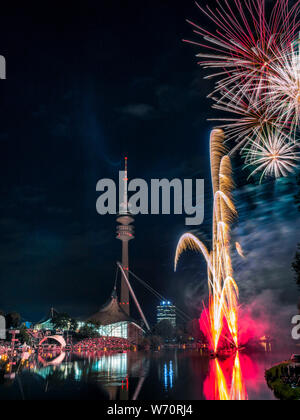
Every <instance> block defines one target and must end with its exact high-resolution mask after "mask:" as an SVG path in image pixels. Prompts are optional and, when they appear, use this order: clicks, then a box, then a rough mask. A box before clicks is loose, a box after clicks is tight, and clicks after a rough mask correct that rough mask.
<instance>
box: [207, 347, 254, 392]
mask: <svg viewBox="0 0 300 420" xmlns="http://www.w3.org/2000/svg"><path fill="white" fill-rule="evenodd" d="M259 378H260V372H259V369H258V368H257V366H256V365H255V364H254V363H253V362H252V360H251V359H250V358H249V357H248V356H247V355H245V354H242V353H239V352H237V353H236V354H235V355H234V356H232V357H230V358H229V359H226V360H217V359H214V360H211V361H210V363H209V374H208V376H207V378H206V380H205V382H204V385H203V392H204V395H205V398H206V399H207V400H247V399H248V392H249V391H250V390H255V389H256V388H257V386H258V383H259ZM246 383H247V387H246Z"/></svg>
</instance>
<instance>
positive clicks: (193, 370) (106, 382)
mask: <svg viewBox="0 0 300 420" xmlns="http://www.w3.org/2000/svg"><path fill="white" fill-rule="evenodd" d="M49 356H50V358H49ZM287 357H288V355H285V356H282V355H278V354H272V353H271V354H258V355H255V356H251V357H249V356H247V355H245V354H243V353H241V354H237V355H236V356H234V357H231V358H230V359H227V360H225V361H217V360H210V359H209V358H208V357H206V356H201V354H200V353H198V352H197V351H183V350H165V351H161V352H145V353H144V352H128V353H114V354H113V353H112V354H108V353H98V354H77V355H74V354H73V355H69V354H62V355H60V356H59V357H58V358H55V356H53V355H47V357H46V355H44V358H41V357H39V358H37V356H34V357H33V358H31V359H29V360H28V361H27V362H23V363H22V365H20V368H19V370H18V373H17V374H16V376H15V378H3V375H2V376H1V380H0V399H1V400H9V399H14V400H15V399H23V400H37V399H44V400H58V399H68V400H78V399H82V400H88V399H92V400H103V399H105V400H109V399H111V400H153V399H154V400H155V399H157V400H206V399H208V400H212V399H223V400H227V399H229V400H230V399H250V400H272V399H275V397H274V394H273V392H272V391H271V390H270V389H269V388H268V386H267V384H266V381H265V377H264V375H265V370H266V369H268V368H270V367H271V366H273V365H274V364H276V363H279V362H281V361H282V360H284V359H285V358H287Z"/></svg>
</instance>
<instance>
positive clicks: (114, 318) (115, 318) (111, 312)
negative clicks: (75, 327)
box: [86, 292, 136, 325]
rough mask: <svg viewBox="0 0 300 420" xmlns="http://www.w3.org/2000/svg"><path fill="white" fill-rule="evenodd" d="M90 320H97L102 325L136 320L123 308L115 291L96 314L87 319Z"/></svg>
mask: <svg viewBox="0 0 300 420" xmlns="http://www.w3.org/2000/svg"><path fill="white" fill-rule="evenodd" d="M88 321H97V322H99V324H101V325H110V324H117V323H118V322H136V321H134V320H133V319H132V318H130V316H128V315H127V314H126V312H125V311H124V310H123V309H122V307H121V305H120V304H119V302H118V298H117V295H116V293H115V292H114V293H113V294H112V296H111V299H110V300H109V301H108V302H107V303H106V304H105V305H104V306H103V307H102V308H100V309H99V311H98V312H97V313H96V314H94V315H92V316H90V317H89V318H88V319H87V320H86V322H88Z"/></svg>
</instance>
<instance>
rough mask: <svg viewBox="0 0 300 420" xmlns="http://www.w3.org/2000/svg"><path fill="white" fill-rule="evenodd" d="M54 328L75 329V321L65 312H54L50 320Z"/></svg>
mask: <svg viewBox="0 0 300 420" xmlns="http://www.w3.org/2000/svg"><path fill="white" fill-rule="evenodd" d="M52 322H53V325H54V328H55V329H58V330H73V331H75V330H76V329H77V325H78V323H77V321H76V320H75V319H73V318H72V317H71V316H70V315H68V314H66V313H61V314H56V315H55V316H54V318H53V320H52Z"/></svg>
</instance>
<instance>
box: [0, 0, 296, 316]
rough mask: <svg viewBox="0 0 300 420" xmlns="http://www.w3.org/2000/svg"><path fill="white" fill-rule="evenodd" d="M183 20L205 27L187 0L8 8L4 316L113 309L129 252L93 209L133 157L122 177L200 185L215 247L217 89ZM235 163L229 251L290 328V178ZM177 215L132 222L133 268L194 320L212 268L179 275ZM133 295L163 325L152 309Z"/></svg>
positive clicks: (0, 221) (185, 261)
mask: <svg viewBox="0 0 300 420" xmlns="http://www.w3.org/2000/svg"><path fill="white" fill-rule="evenodd" d="M203 3H206V1H203ZM31 4H32V6H30V5H31ZM33 4H34V7H33ZM47 5H48V6H47ZM186 18H193V19H194V20H196V21H197V22H200V23H202V24H206V23H207V22H205V20H204V19H203V17H202V16H201V15H200V13H199V11H198V10H197V8H196V7H195V5H194V2H193V1H192V0H191V1H189V0H185V1H174V0H172V1H171V0H164V1H161V0H152V1H148V0H143V1H137V0H128V1H125V0H115V1H109V0H107V1H101V2H99V1H98V2H93V1H89V0H87V1H85V2H83V3H80V5H77V4H76V3H75V4H74V3H73V4H72V7H70V8H66V7H65V8H62V6H61V3H60V4H59V3H57V4H56V3H55V2H51V3H50V2H43V3H40V9H39V8H37V7H36V4H35V3H31V2H26V5H25V4H24V5H22V6H18V8H16V9H15V10H8V9H6V10H2V13H1V17H0V35H1V36H0V46H1V48H0V54H2V55H4V56H5V57H6V60H7V80H4V81H2V80H1V81H0V90H1V95H0V102H1V115H0V121H1V127H0V146H1V166H0V174H1V180H0V191H1V202H0V238H1V240H0V270H1V277H0V278H1V296H0V309H2V310H4V311H6V312H8V311H12V310H16V311H18V312H20V313H21V314H22V316H23V318H24V319H26V320H30V321H38V320H39V319H41V318H42V317H43V316H44V315H45V314H46V313H47V312H48V310H49V308H50V307H51V306H54V307H55V308H56V309H57V310H59V311H64V312H69V313H70V314H71V315H73V316H76V317H78V316H88V315H90V314H92V313H94V312H95V311H96V310H97V309H98V308H99V306H101V305H102V304H103V303H104V302H105V301H106V300H107V299H108V298H109V296H110V293H111V291H112V288H113V284H114V279H115V271H116V265H115V263H116V261H117V260H120V258H121V243H120V242H119V241H117V240H116V239H115V236H116V235H115V228H116V222H115V217H114V216H99V215H98V214H97V213H96V208H95V204H96V200H97V197H98V193H97V192H96V183H97V181H98V180H99V179H101V178H113V179H116V180H117V177H118V171H119V170H121V169H122V168H123V158H124V156H128V159H129V178H136V177H137V178H143V179H145V180H147V181H149V180H150V179H151V178H169V179H173V178H181V179H183V178H204V179H205V189H206V191H205V198H206V200H205V210H206V214H205V223H204V224H203V225H202V226H199V228H197V229H193V232H195V233H197V234H199V236H200V237H201V239H203V240H205V241H206V242H207V244H208V245H210V238H211V230H210V226H211V200H212V194H211V182H210V173H209V160H208V150H209V133H210V130H211V129H212V127H213V123H212V122H208V121H207V118H212V117H214V116H216V114H215V111H212V110H211V108H210V105H211V102H210V100H209V99H207V98H206V95H207V94H208V93H209V92H210V91H211V89H212V87H213V85H212V84H211V82H208V81H204V80H203V76H204V75H205V74H207V73H205V71H204V70H201V69H200V68H199V67H198V66H197V64H196V62H197V59H196V57H195V54H196V53H197V52H198V49H197V48H196V47H195V46H194V47H193V46H190V45H187V44H184V43H183V42H182V41H181V40H182V38H193V35H192V31H191V28H190V27H189V25H188V24H187V23H186V21H185V19H186ZM234 165H235V181H236V184H237V186H238V189H237V192H236V195H235V198H236V204H237V207H238V210H239V211H240V218H239V220H238V222H237V223H236V225H235V228H234V240H238V241H239V242H241V243H242V245H243V247H244V250H245V254H246V256H247V258H246V260H243V261H241V260H240V259H239V258H237V257H236V256H235V255H234V262H235V267H236V274H237V276H236V277H237V282H238V284H239V286H240V289H241V300H242V302H251V303H253V302H254V300H255V299H258V300H259V301H262V302H268V304H269V307H270V313H271V312H272V311H273V310H275V309H274V308H275V306H276V305H277V306H276V311H277V312H278V307H280V308H285V310H286V312H285V315H284V316H285V317H286V318H285V321H288V320H289V316H290V313H296V311H297V308H296V305H297V300H298V291H297V289H296V286H295V283H294V280H293V273H292V271H291V269H290V266H291V262H292V259H293V256H294V254H295V251H296V245H297V242H298V240H299V234H298V232H297V229H298V230H299V213H298V212H297V208H296V206H295V204H294V200H293V196H294V194H295V177H293V176H291V177H290V178H289V179H288V180H280V181H278V182H276V183H274V182H267V183H266V184H265V185H263V186H258V185H257V184H255V183H254V182H253V181H252V182H251V184H250V185H249V184H248V183H247V181H246V179H247V175H249V174H248V173H245V170H242V169H241V167H240V162H238V159H237V160H236V161H235V162H234ZM247 184H248V185H247ZM184 219H185V216H138V217H136V223H135V226H136V239H135V240H134V241H132V242H131V243H130V265H131V269H132V270H133V271H134V272H135V273H136V274H137V275H138V276H140V277H141V278H142V279H144V280H145V281H147V282H149V283H150V284H151V285H152V286H153V287H154V288H155V289H157V290H158V291H159V292H160V293H161V294H163V295H165V296H166V297H167V298H169V299H170V300H172V301H174V302H175V303H176V304H177V305H178V306H179V307H181V308H182V309H183V310H185V311H186V312H189V313H190V314H191V315H192V316H196V315H198V313H199V305H201V300H202V299H203V298H204V297H205V296H206V294H207V292H206V276H205V265H204V263H203V261H202V260H201V258H200V257H199V255H193V254H192V253H187V254H186V255H185V256H184V257H182V259H181V262H180V265H179V269H178V273H176V274H175V273H173V257H174V252H175V248H176V244H177V240H178V239H179V237H180V235H181V234H182V233H184V232H186V231H187V230H190V229H189V228H187V227H186V226H185V224H184ZM133 287H134V289H135V290H136V293H137V295H138V297H139V298H140V301H141V304H142V306H143V308H144V309H145V312H146V315H147V316H148V317H149V319H150V321H151V322H154V321H155V306H156V304H157V302H158V301H157V300H156V299H155V298H154V297H153V296H152V295H149V294H148V292H146V291H145V290H144V289H143V288H141V287H140V286H139V284H137V283H135V282H133ZM272 305H274V307H273V306H272ZM288 322H289V321H288Z"/></svg>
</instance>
